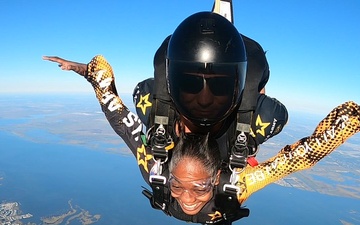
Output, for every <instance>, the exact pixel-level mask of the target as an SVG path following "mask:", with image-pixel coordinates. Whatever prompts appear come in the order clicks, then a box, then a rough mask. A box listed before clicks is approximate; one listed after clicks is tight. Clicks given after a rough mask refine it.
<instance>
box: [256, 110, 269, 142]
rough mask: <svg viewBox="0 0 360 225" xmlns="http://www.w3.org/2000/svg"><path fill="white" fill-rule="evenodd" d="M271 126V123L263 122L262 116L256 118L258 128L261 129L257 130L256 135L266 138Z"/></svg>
mask: <svg viewBox="0 0 360 225" xmlns="http://www.w3.org/2000/svg"><path fill="white" fill-rule="evenodd" d="M269 125H270V123H264V122H263V121H262V120H261V117H260V115H258V116H257V118H256V127H260V128H259V129H256V133H259V134H261V135H262V136H263V137H265V129H266V128H267V127H268V126H269Z"/></svg>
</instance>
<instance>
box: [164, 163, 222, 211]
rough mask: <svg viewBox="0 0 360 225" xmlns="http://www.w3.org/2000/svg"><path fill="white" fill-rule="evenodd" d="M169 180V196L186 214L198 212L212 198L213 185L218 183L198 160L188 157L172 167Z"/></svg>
mask: <svg viewBox="0 0 360 225" xmlns="http://www.w3.org/2000/svg"><path fill="white" fill-rule="evenodd" d="M169 182H170V190H171V196H172V197H173V198H175V199H176V201H177V202H178V203H179V205H180V207H181V208H182V210H183V211H184V213H186V214H188V215H195V214H197V213H198V212H200V210H201V209H202V208H203V207H204V206H205V204H206V203H207V202H208V201H209V200H210V199H211V198H212V196H213V187H214V185H216V184H217V183H218V182H215V181H214V178H213V177H211V175H210V174H209V173H208V172H206V170H205V168H204V166H203V165H202V164H201V163H200V162H199V161H197V160H194V159H190V158H188V157H185V158H184V159H182V160H181V161H180V162H179V163H178V164H177V166H176V167H175V168H174V169H173V171H172V172H171V175H170V181H169Z"/></svg>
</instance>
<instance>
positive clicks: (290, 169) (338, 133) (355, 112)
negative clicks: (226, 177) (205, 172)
mask: <svg viewBox="0 0 360 225" xmlns="http://www.w3.org/2000/svg"><path fill="white" fill-rule="evenodd" d="M359 131H360V106H359V105H358V104H356V103H354V102H351V101H350V102H346V103H344V104H342V105H339V106H338V107H336V108H335V109H333V110H332V111H331V112H330V113H329V114H328V115H327V116H326V118H325V119H323V120H322V121H321V122H320V123H319V125H318V126H317V127H316V129H315V131H314V133H313V134H312V135H311V136H309V137H305V138H302V139H301V140H299V141H297V142H296V143H294V144H292V145H287V146H285V147H284V148H283V149H281V151H280V152H279V153H278V154H277V155H276V156H275V157H273V158H270V159H269V160H267V161H265V162H263V163H261V164H260V165H258V166H255V167H251V166H248V167H246V168H245V170H244V171H243V172H242V173H240V175H239V182H238V183H237V185H238V186H239V187H240V188H241V190H242V193H241V195H240V196H238V198H239V201H240V202H241V203H242V202H244V201H245V200H246V199H247V198H248V197H249V196H250V195H251V194H253V193H254V192H256V191H258V190H260V189H262V188H263V187H265V186H266V185H268V184H270V183H273V182H275V181H277V180H279V179H281V178H283V177H285V176H287V175H289V174H291V173H294V172H296V171H300V170H304V169H308V168H310V167H312V166H314V165H315V164H316V163H317V162H319V161H320V160H321V159H323V158H324V157H325V156H327V155H329V154H330V153H331V152H333V151H334V150H335V149H336V148H337V147H339V146H340V145H341V144H343V143H344V142H345V141H346V140H347V139H348V138H350V137H351V136H353V135H354V134H356V133H357V132H359Z"/></svg>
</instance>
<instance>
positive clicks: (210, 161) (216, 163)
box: [169, 133, 221, 177]
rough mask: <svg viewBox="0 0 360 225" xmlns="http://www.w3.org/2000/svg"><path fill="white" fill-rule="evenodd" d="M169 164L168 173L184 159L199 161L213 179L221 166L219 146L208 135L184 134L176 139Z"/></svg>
mask: <svg viewBox="0 0 360 225" xmlns="http://www.w3.org/2000/svg"><path fill="white" fill-rule="evenodd" d="M172 151H173V153H172V157H171V160H170V164H169V171H170V173H171V172H172V171H173V169H174V168H175V167H176V166H177V165H178V163H179V162H180V161H181V160H182V159H184V158H185V157H186V158H190V159H194V160H197V161H199V162H200V163H201V164H202V165H203V166H204V168H205V171H207V172H208V173H209V175H210V176H211V177H215V176H216V174H217V171H218V170H219V169H220V166H221V156H220V151H219V146H218V144H217V142H216V140H215V139H213V138H211V137H209V135H208V134H207V135H201V134H196V135H194V134H184V133H182V135H181V136H180V138H179V139H178V143H177V144H176V146H175V147H174V149H173V150H172Z"/></svg>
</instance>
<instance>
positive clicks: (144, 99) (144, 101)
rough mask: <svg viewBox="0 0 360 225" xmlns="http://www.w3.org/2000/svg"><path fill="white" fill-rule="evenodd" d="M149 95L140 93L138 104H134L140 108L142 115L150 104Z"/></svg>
mask: <svg viewBox="0 0 360 225" xmlns="http://www.w3.org/2000/svg"><path fill="white" fill-rule="evenodd" d="M149 96H150V93H149V94H147V95H145V96H142V95H140V100H139V102H138V104H136V107H137V108H140V109H141V112H142V113H143V114H144V115H145V113H146V108H147V107H151V106H152V104H151V102H149Z"/></svg>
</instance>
